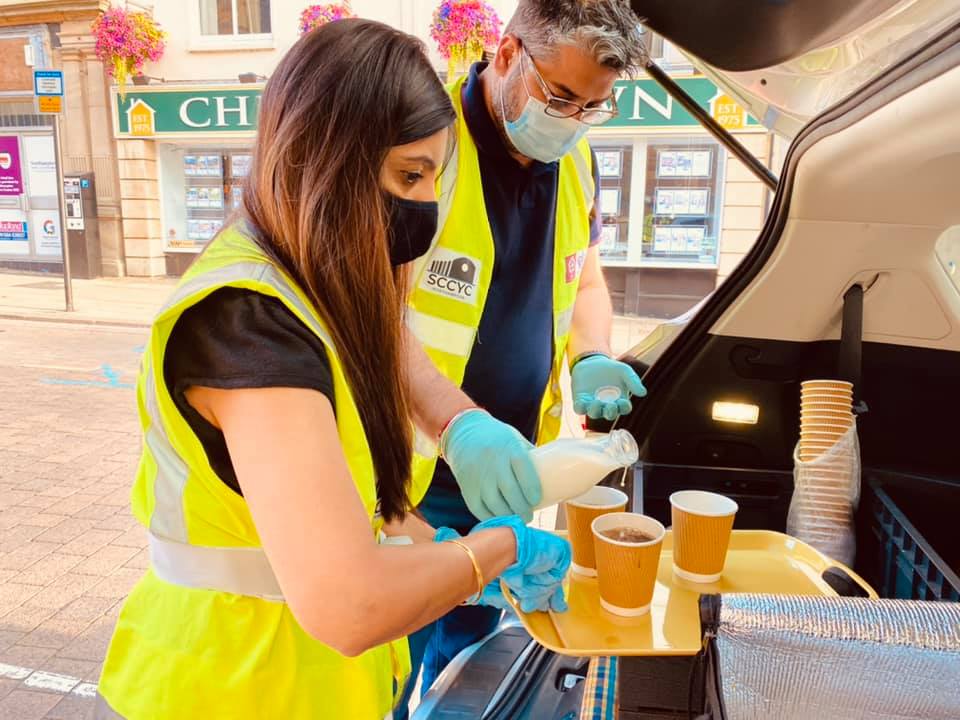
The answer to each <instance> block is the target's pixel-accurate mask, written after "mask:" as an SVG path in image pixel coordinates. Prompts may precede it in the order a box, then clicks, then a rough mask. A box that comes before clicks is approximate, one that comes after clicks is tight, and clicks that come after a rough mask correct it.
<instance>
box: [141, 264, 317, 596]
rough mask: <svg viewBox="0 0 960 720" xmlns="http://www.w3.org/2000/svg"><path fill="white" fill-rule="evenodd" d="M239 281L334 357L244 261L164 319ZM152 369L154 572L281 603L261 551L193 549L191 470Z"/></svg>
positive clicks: (267, 275)
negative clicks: (277, 303) (188, 498)
mask: <svg viewBox="0 0 960 720" xmlns="http://www.w3.org/2000/svg"><path fill="white" fill-rule="evenodd" d="M241 280H254V281H258V282H262V283H265V284H267V285H269V286H270V287H272V288H273V289H274V290H276V291H277V293H278V294H279V295H280V296H281V297H282V298H283V299H284V300H286V301H287V302H288V303H289V304H290V305H291V306H292V307H294V308H296V309H297V310H298V311H299V312H300V314H301V315H302V317H303V319H304V321H305V322H306V323H307V324H308V326H309V327H310V328H311V329H312V330H313V331H314V332H315V333H316V334H317V335H318V336H319V337H320V338H321V339H322V340H323V341H324V342H325V343H326V344H327V349H328V351H329V352H334V350H333V344H332V342H331V341H330V337H329V335H328V334H327V332H326V331H325V330H324V329H323V327H321V325H320V324H319V323H318V322H317V320H316V318H315V317H313V315H312V314H311V312H310V310H309V308H308V307H307V306H306V305H305V304H304V303H303V301H302V300H301V299H300V298H299V297H298V296H297V294H296V293H295V292H294V291H293V289H292V288H291V287H290V284H289V283H288V282H287V280H286V278H284V277H283V275H282V274H281V273H280V272H278V271H277V270H276V269H275V268H274V267H273V266H271V265H268V264H266V263H257V262H241V263H235V264H233V265H227V266H225V267H222V268H219V269H218V270H212V271H210V272H206V273H202V274H201V275H198V276H197V277H196V278H193V279H192V280H189V281H187V282H185V283H184V284H183V285H181V286H180V287H179V288H178V289H177V291H176V292H175V293H174V294H173V296H172V297H171V298H170V300H168V301H167V303H166V305H164V308H163V310H161V314H162V313H163V312H166V311H169V310H170V309H172V308H173V307H175V306H176V305H178V304H179V303H181V302H184V301H186V300H188V299H189V298H191V297H192V296H194V295H196V294H197V293H200V292H202V291H204V290H206V289H208V288H211V287H220V286H223V285H227V284H230V283H233V282H238V281H241ZM154 370H155V369H154V368H153V367H152V366H150V367H148V368H147V373H146V387H145V388H144V393H145V395H146V398H145V400H146V409H147V414H148V416H149V418H150V427H149V428H148V429H147V432H146V444H147V448H148V449H149V450H150V453H151V454H152V456H153V459H154V460H155V461H156V464H157V477H156V479H155V480H154V489H153V491H154V501H155V504H154V509H153V513H152V515H151V517H150V556H151V560H152V564H153V568H154V571H155V572H156V574H157V576H158V577H160V578H161V579H163V580H165V581H167V582H170V583H173V584H175V585H183V586H185V587H191V588H198V589H205V590H219V591H222V592H229V593H234V594H237V595H251V596H254V597H260V598H263V599H265V600H273V601H279V602H282V601H283V593H282V592H281V590H280V585H279V583H277V579H276V577H275V575H274V573H273V570H272V569H271V567H270V563H269V561H268V560H267V556H266V555H265V554H264V552H263V550H262V548H250V547H239V548H238V547H223V548H218V547H201V546H197V545H191V544H189V535H188V533H187V526H186V518H185V516H184V509H183V493H184V488H185V487H186V484H187V477H188V475H189V467H188V466H187V463H186V462H185V461H184V460H183V458H181V457H180V455H179V454H178V453H177V451H176V450H175V449H174V447H173V444H172V443H171V442H170V439H169V437H168V436H167V434H166V431H165V429H164V426H163V423H162V422H161V415H160V406H159V403H158V400H157V398H158V395H159V388H158V385H157V383H158V378H157V375H156V373H155V371H154Z"/></svg>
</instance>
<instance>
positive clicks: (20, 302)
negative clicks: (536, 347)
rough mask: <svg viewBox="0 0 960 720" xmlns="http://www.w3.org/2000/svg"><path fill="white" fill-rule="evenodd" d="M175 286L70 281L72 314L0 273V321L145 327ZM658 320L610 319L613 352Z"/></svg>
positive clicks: (34, 286)
mask: <svg viewBox="0 0 960 720" xmlns="http://www.w3.org/2000/svg"><path fill="white" fill-rule="evenodd" d="M176 283H177V281H176V279H174V278H149V279H148V278H98V279H95V280H77V279H74V280H73V283H72V285H73V296H74V297H73V300H74V310H73V312H67V311H66V309H65V299H64V289H63V278H62V277H61V276H60V275H52V274H47V273H36V274H19V273H11V272H6V271H4V270H2V269H0V318H4V319H15V320H38V321H55V322H66V323H74V324H81V325H114V326H117V327H149V326H150V323H151V322H152V320H153V316H154V314H155V313H156V312H157V310H158V309H159V308H160V306H161V305H163V303H164V301H165V300H166V299H167V296H168V295H169V294H170V292H171V291H172V289H173V288H174V286H175V285H176ZM659 322H660V321H659V320H656V319H653V318H637V317H619V316H618V317H616V318H614V322H613V337H612V345H613V350H614V352H615V353H618V354H619V353H623V352H626V351H627V350H629V349H630V348H631V347H633V346H634V345H636V344H637V343H638V342H640V340H642V339H643V338H644V337H646V336H647V335H648V334H649V333H650V331H651V330H653V328H654V327H656V325H657V323H659Z"/></svg>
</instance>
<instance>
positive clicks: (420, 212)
mask: <svg viewBox="0 0 960 720" xmlns="http://www.w3.org/2000/svg"><path fill="white" fill-rule="evenodd" d="M383 196H384V201H385V202H386V205H387V212H388V213H389V218H388V224H387V242H388V243H389V245H390V262H391V263H392V264H393V265H405V264H406V263H408V262H412V261H413V260H416V259H417V258H418V257H422V256H423V255H426V254H427V251H428V250H429V249H430V243H431V242H433V236H434V235H435V234H436V232H437V223H438V222H439V217H440V206H439V205H438V204H437V203H435V202H418V201H416V200H406V199H404V198H399V197H397V196H396V195H393V194H391V193H388V192H384V193H383Z"/></svg>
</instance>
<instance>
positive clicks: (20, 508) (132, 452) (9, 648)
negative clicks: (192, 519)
mask: <svg viewBox="0 0 960 720" xmlns="http://www.w3.org/2000/svg"><path fill="white" fill-rule="evenodd" d="M145 340H146V331H145V330H143V329H133V328H113V327H99V328H91V327H90V326H81V325H71V324H64V323H49V322H44V323H40V322H28V321H16V320H0V348H2V352H0V720H8V719H9V720H40V719H41V718H48V719H50V720H54V719H56V720H72V719H75V718H81V717H84V716H85V715H86V714H87V713H88V711H89V708H90V706H91V703H92V700H91V698H92V696H93V693H94V692H95V688H96V685H95V683H96V681H97V678H98V677H99V673H100V664H101V662H102V660H103V657H104V654H105V652H106V647H107V642H108V641H109V638H110V634H111V631H112V628H113V625H114V622H115V620H116V616H117V613H118V611H119V608H120V603H121V601H122V600H123V598H124V597H125V596H126V594H127V592H128V591H129V590H130V588H131V587H132V586H133V584H134V583H135V582H136V580H137V579H138V578H139V577H140V575H141V574H142V573H143V570H144V569H145V568H146V567H147V551H146V538H145V536H144V531H143V529H142V528H141V527H140V526H139V525H138V524H137V523H136V521H135V520H134V519H133V517H132V516H131V514H130V498H129V495H130V486H131V483H132V480H133V477H134V472H135V469H136V464H137V460H138V456H139V447H140V437H139V424H138V422H137V418H136V405H135V400H134V391H133V383H134V381H135V377H136V371H137V367H138V364H139V357H140V353H141V351H142V347H143V344H144V342H145Z"/></svg>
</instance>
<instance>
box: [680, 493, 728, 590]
mask: <svg viewBox="0 0 960 720" xmlns="http://www.w3.org/2000/svg"><path fill="white" fill-rule="evenodd" d="M670 506H671V510H672V518H673V571H674V572H675V573H676V574H677V576H678V577H681V578H683V579H684V580H688V581H690V582H695V583H712V582H716V581H717V580H719V579H720V576H721V575H722V574H723V564H724V562H725V561H726V559H727V546H728V545H729V544H730V531H731V530H733V519H734V517H735V516H736V514H737V510H738V509H739V508H738V506H737V504H736V503H735V502H734V501H733V500H731V499H730V498H728V497H724V496H723V495H717V494H716V493H711V492H703V491H701V490H683V491H681V492H675V493H673V495H671V496H670Z"/></svg>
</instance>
